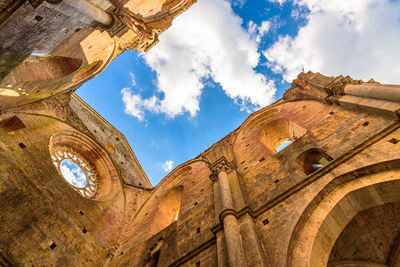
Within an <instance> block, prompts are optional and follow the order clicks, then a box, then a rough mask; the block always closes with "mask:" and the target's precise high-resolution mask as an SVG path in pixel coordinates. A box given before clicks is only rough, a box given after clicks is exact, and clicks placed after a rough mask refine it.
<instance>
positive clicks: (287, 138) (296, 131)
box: [258, 118, 307, 154]
mask: <svg viewBox="0 0 400 267" xmlns="http://www.w3.org/2000/svg"><path fill="white" fill-rule="evenodd" d="M306 132H307V130H306V129H305V128H303V127H301V126H299V125H297V124H296V123H294V122H292V121H290V120H288V119H285V118H280V119H277V120H274V121H272V122H270V123H268V124H267V125H265V126H264V127H263V128H262V129H261V130H260V132H259V133H258V135H259V139H260V141H261V142H262V143H263V144H264V146H265V147H266V148H267V149H268V150H269V151H270V152H271V154H275V153H277V152H279V151H281V150H282V149H284V148H285V147H287V146H288V145H290V144H291V143H292V142H294V141H296V140H297V139H298V138H300V137H301V136H303V135H304V134H305V133H306Z"/></svg>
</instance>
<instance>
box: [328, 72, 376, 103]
mask: <svg viewBox="0 0 400 267" xmlns="http://www.w3.org/2000/svg"><path fill="white" fill-rule="evenodd" d="M363 83H365V82H364V81H362V80H353V79H352V78H351V77H350V76H346V77H344V76H343V75H341V76H339V77H337V78H336V79H335V80H334V81H333V82H331V83H330V84H329V85H328V86H326V87H325V88H324V89H325V91H326V92H327V93H328V96H327V97H326V99H325V100H326V102H328V104H336V105H340V103H339V98H340V97H341V96H343V95H345V92H344V88H345V87H346V85H349V84H352V85H360V84H363ZM367 83H377V82H376V81H374V80H373V79H371V80H369V81H368V82H367Z"/></svg>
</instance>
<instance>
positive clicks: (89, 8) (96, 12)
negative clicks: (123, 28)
mask: <svg viewBox="0 0 400 267" xmlns="http://www.w3.org/2000/svg"><path fill="white" fill-rule="evenodd" d="M61 3H64V4H65V5H68V6H69V7H71V8H73V9H75V10H77V11H79V12H80V13H82V14H83V15H85V16H88V17H90V18H92V19H93V20H95V21H97V22H99V23H101V24H103V25H105V26H108V25H110V24H111V23H112V17H111V15H109V14H107V13H106V12H105V11H103V10H102V9H100V8H98V7H97V6H95V5H93V4H92V3H90V2H88V1H86V0H63V1H62V2H61Z"/></svg>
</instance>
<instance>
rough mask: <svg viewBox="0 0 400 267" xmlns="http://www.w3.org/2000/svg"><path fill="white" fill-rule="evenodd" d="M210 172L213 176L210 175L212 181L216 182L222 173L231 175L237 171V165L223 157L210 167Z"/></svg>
mask: <svg viewBox="0 0 400 267" xmlns="http://www.w3.org/2000/svg"><path fill="white" fill-rule="evenodd" d="M209 167H210V170H211V171H212V174H211V175H210V179H211V181H213V182H215V181H216V180H217V179H218V174H219V173H220V172H222V171H224V172H226V173H230V172H232V171H233V170H234V169H235V164H234V163H233V161H231V162H228V160H227V159H226V158H225V157H221V158H220V159H218V160H217V161H215V162H214V163H212V164H211V165H210V166H209Z"/></svg>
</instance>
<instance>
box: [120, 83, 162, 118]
mask: <svg viewBox="0 0 400 267" xmlns="http://www.w3.org/2000/svg"><path fill="white" fill-rule="evenodd" d="M121 94H122V101H123V102H124V104H125V113H126V114H129V115H132V116H134V117H136V118H138V120H140V121H143V119H144V110H150V111H152V112H155V113H159V112H160V110H159V108H160V103H159V102H160V101H159V100H158V99H157V98H156V97H155V96H152V97H150V98H147V99H142V97H141V95H139V94H133V93H132V89H131V88H130V87H127V88H123V89H122V90H121Z"/></svg>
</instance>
